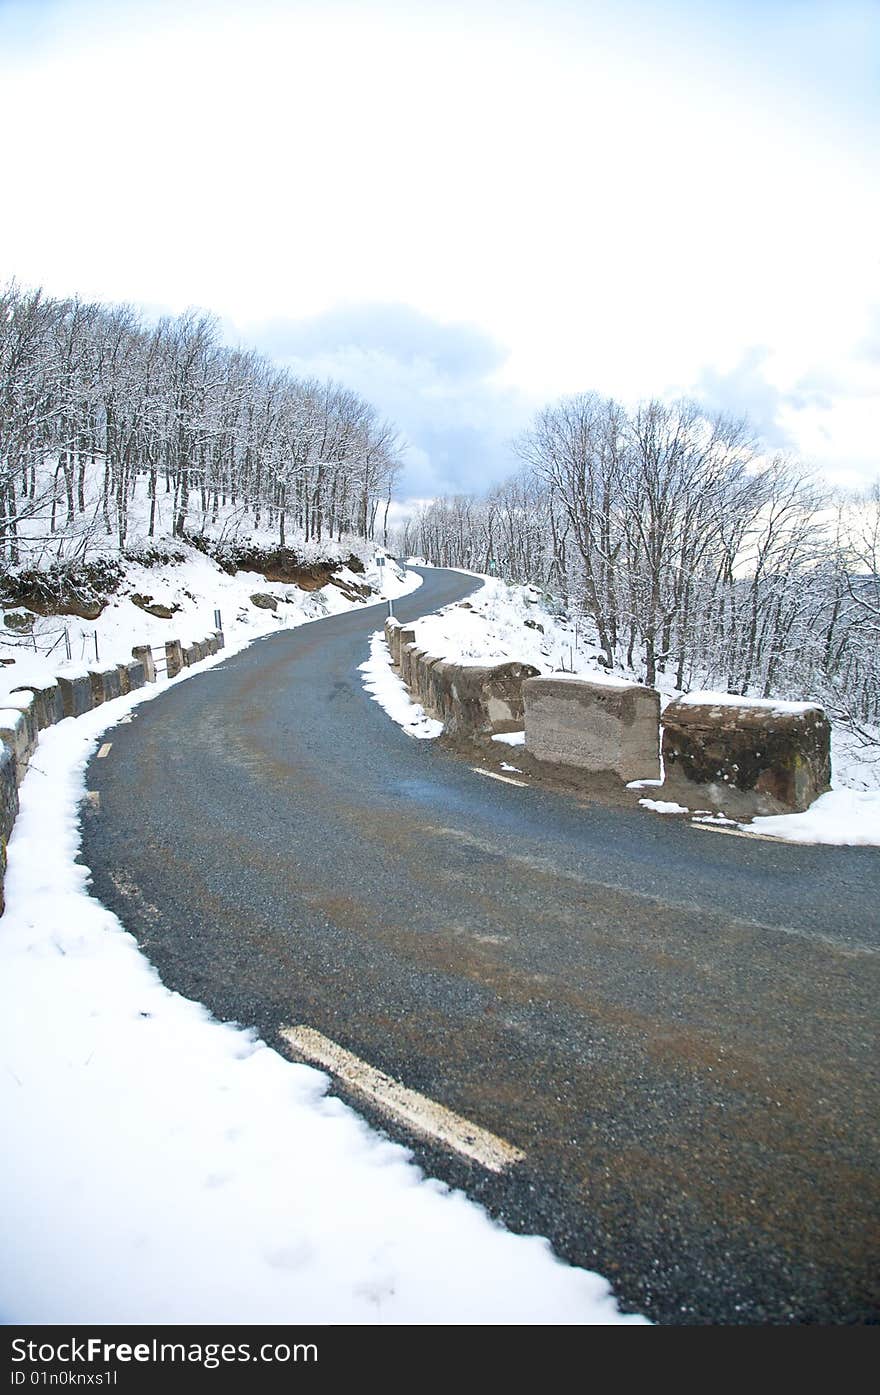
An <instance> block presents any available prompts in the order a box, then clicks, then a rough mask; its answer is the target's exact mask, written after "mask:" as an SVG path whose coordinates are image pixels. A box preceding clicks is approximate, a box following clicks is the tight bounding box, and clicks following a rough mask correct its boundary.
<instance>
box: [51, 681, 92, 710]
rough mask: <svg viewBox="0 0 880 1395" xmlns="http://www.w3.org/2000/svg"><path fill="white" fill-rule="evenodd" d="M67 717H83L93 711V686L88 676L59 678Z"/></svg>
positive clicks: (62, 701)
mask: <svg viewBox="0 0 880 1395" xmlns="http://www.w3.org/2000/svg"><path fill="white" fill-rule="evenodd" d="M56 681H57V683H58V687H59V688H60V690H61V703H62V707H63V709H64V715H65V717H81V716H82V715H83V713H84V712H91V710H92V685H91V682H90V680H89V676H88V674H76V675H71V676H69V677H68V676H67V675H62V674H59V675H58V678H57V680H56Z"/></svg>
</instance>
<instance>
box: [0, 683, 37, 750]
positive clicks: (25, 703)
mask: <svg viewBox="0 0 880 1395" xmlns="http://www.w3.org/2000/svg"><path fill="white" fill-rule="evenodd" d="M3 706H4V707H5V708H7V709H10V710H12V709H14V710H15V711H16V712H20V713H21V715H22V717H23V718H24V724H25V730H26V733H27V747H28V759H30V754H31V752H32V751H33V749H34V747H35V746H36V744H37V739H38V736H39V731H40V724H39V720H38V717H37V703H36V699H35V697H34V694H33V692H32V691H31V690H30V688H24V689H22V688H20V689H18V691H17V692H14V693H10V694H9V697H7V698H4V699H3Z"/></svg>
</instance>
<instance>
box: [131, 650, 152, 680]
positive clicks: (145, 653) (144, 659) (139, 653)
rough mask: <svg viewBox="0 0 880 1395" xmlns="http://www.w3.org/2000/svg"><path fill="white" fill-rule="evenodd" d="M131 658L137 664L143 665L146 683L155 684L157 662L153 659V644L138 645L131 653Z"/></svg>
mask: <svg viewBox="0 0 880 1395" xmlns="http://www.w3.org/2000/svg"><path fill="white" fill-rule="evenodd" d="M131 657H132V658H133V659H135V660H136V661H137V663H139V664H142V665H143V669H144V682H145V683H155V681H156V660H155V659H154V658H153V647H152V645H151V644H136V645H135V646H134V648H133V649H132V651H131Z"/></svg>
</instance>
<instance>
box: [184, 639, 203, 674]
mask: <svg viewBox="0 0 880 1395" xmlns="http://www.w3.org/2000/svg"><path fill="white" fill-rule="evenodd" d="M198 662H199V651H198V648H197V647H196V645H195V644H185V645H184V646H183V666H184V668H192V666H193V664H197V663H198Z"/></svg>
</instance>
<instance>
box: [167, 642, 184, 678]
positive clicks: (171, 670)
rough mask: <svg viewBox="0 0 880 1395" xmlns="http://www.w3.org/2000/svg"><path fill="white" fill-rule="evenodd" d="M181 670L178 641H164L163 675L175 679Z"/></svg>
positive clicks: (180, 652)
mask: <svg viewBox="0 0 880 1395" xmlns="http://www.w3.org/2000/svg"><path fill="white" fill-rule="evenodd" d="M182 669H183V650H182V648H181V645H180V640H179V639H166V641H165V674H166V677H168V678H176V677H177V675H178V673H180V672H181V670H182Z"/></svg>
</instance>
